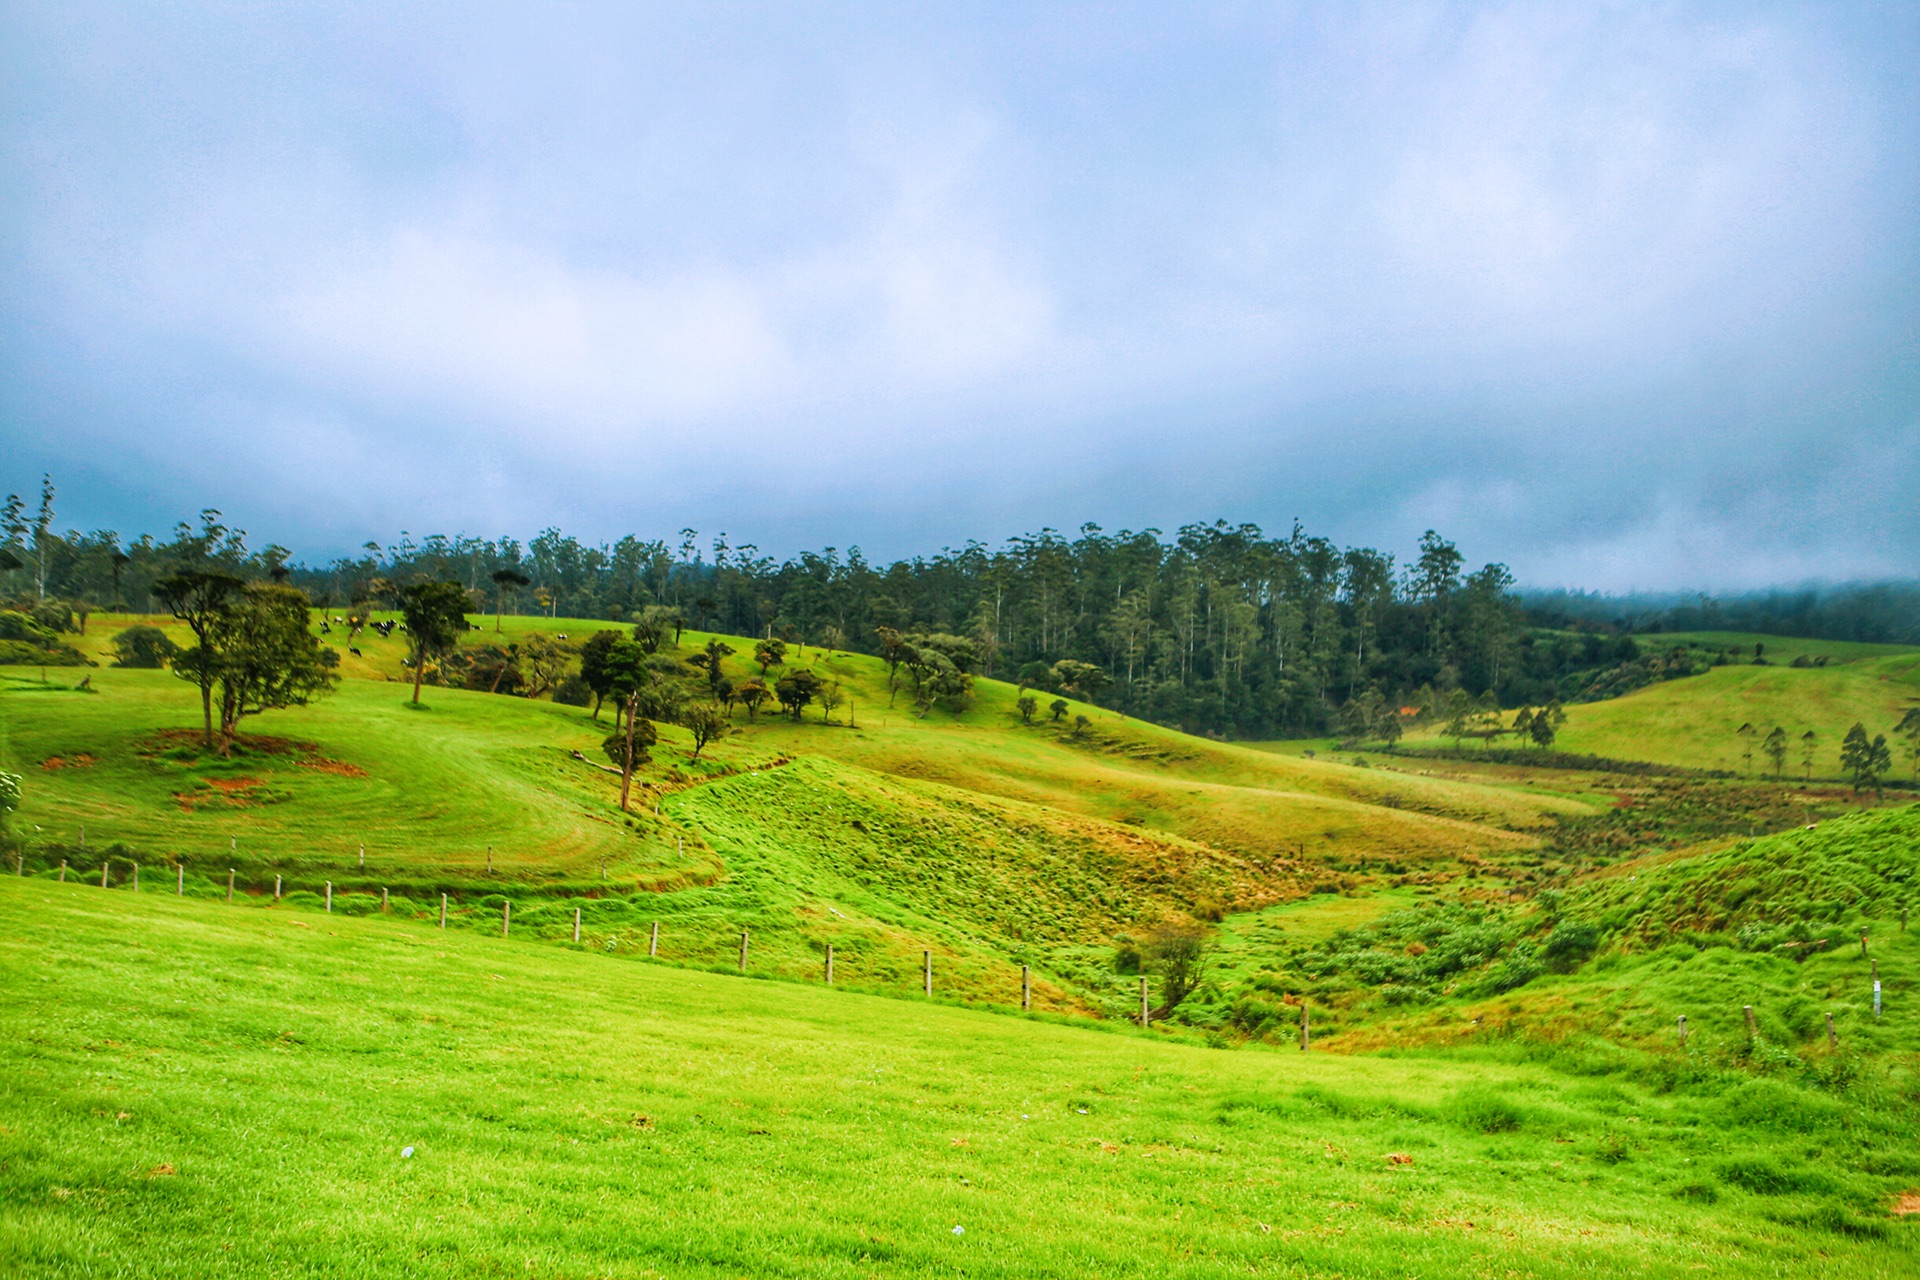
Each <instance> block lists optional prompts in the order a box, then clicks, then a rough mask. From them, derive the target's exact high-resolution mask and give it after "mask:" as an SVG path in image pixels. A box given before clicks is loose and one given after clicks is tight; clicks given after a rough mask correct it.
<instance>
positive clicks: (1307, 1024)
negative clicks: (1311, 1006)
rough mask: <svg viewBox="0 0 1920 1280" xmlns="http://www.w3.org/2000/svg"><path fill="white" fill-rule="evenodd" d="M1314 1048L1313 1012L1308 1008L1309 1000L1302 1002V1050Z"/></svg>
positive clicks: (1303, 1051)
mask: <svg viewBox="0 0 1920 1280" xmlns="http://www.w3.org/2000/svg"><path fill="white" fill-rule="evenodd" d="M1311 1048H1313V1014H1312V1013H1311V1012H1309V1010H1308V1009H1307V1002H1306V1001H1305V1000H1302V1001H1301V1002H1300V1052H1302V1053H1305V1052H1306V1051H1307V1050H1309V1049H1311Z"/></svg>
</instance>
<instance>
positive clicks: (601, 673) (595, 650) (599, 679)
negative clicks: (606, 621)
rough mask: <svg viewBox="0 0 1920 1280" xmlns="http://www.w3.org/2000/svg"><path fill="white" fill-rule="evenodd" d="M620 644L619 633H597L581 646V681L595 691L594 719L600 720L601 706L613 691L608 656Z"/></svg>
mask: <svg viewBox="0 0 1920 1280" xmlns="http://www.w3.org/2000/svg"><path fill="white" fill-rule="evenodd" d="M619 643H620V633H619V632H617V631H596V632H594V633H593V634H592V635H590V636H588V637H587V642H586V643H585V644H583V645H581V646H580V680H581V682H582V683H583V684H585V685H586V686H587V688H589V689H591V690H593V718H594V719H595V720H598V719H599V718H600V704H601V702H603V701H604V700H605V699H606V696H607V694H608V693H610V692H612V690H613V675H612V672H611V671H610V670H609V669H608V667H607V655H608V654H610V653H612V652H613V647H614V646H615V645H616V644H619Z"/></svg>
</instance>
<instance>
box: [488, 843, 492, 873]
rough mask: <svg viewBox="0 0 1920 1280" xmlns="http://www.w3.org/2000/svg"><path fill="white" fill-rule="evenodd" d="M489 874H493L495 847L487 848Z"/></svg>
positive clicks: (489, 846)
mask: <svg viewBox="0 0 1920 1280" xmlns="http://www.w3.org/2000/svg"><path fill="white" fill-rule="evenodd" d="M487 874H488V875H492V874H493V846H492V845H488V846H487Z"/></svg>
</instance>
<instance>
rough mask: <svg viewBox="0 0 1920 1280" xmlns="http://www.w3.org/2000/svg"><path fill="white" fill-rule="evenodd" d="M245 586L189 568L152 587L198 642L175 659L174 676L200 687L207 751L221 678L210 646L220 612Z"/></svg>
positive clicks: (210, 745)
mask: <svg viewBox="0 0 1920 1280" xmlns="http://www.w3.org/2000/svg"><path fill="white" fill-rule="evenodd" d="M243 585H244V584H243V583H242V582H241V581H240V579H238V578H236V577H233V576H232V575H231V574H225V573H209V572H204V571H201V570H197V569H188V570H184V571H182V572H180V573H176V574H173V575H172V576H170V577H166V578H162V579H161V580H160V581H158V582H156V583H154V584H153V595H154V598H155V599H157V600H159V601H160V603H161V604H163V605H165V606H166V607H167V611H168V612H169V613H171V614H172V615H173V616H174V617H176V618H178V619H179V620H180V621H182V622H184V623H186V624H187V629H188V630H189V631H191V632H193V637H194V639H195V640H196V641H197V642H198V643H196V644H195V645H194V646H193V647H192V648H190V649H188V650H187V651H186V652H185V653H181V654H178V655H176V656H175V658H174V661H173V674H175V675H176V676H179V677H180V678H181V679H182V680H190V681H192V682H193V683H194V684H196V685H198V686H199V688H200V714H201V719H202V723H203V728H202V731H201V738H200V741H201V745H202V746H204V747H206V748H207V750H209V751H211V750H212V749H213V686H214V684H215V682H216V681H218V680H219V678H220V668H219V663H218V661H217V660H216V655H215V652H214V648H213V646H212V645H211V644H210V643H208V635H209V633H210V632H211V631H212V629H213V626H214V624H215V622H216V621H217V620H218V618H219V616H220V613H221V611H222V610H224V609H225V608H226V606H227V601H228V600H230V599H232V598H233V596H234V595H236V594H237V593H238V592H239V591H240V589H241V587H242V586H243Z"/></svg>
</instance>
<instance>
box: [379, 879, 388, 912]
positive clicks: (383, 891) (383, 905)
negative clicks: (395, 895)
mask: <svg viewBox="0 0 1920 1280" xmlns="http://www.w3.org/2000/svg"><path fill="white" fill-rule="evenodd" d="M386 913H387V886H385V885H381V886H380V914H381V915H385V914H386Z"/></svg>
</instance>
